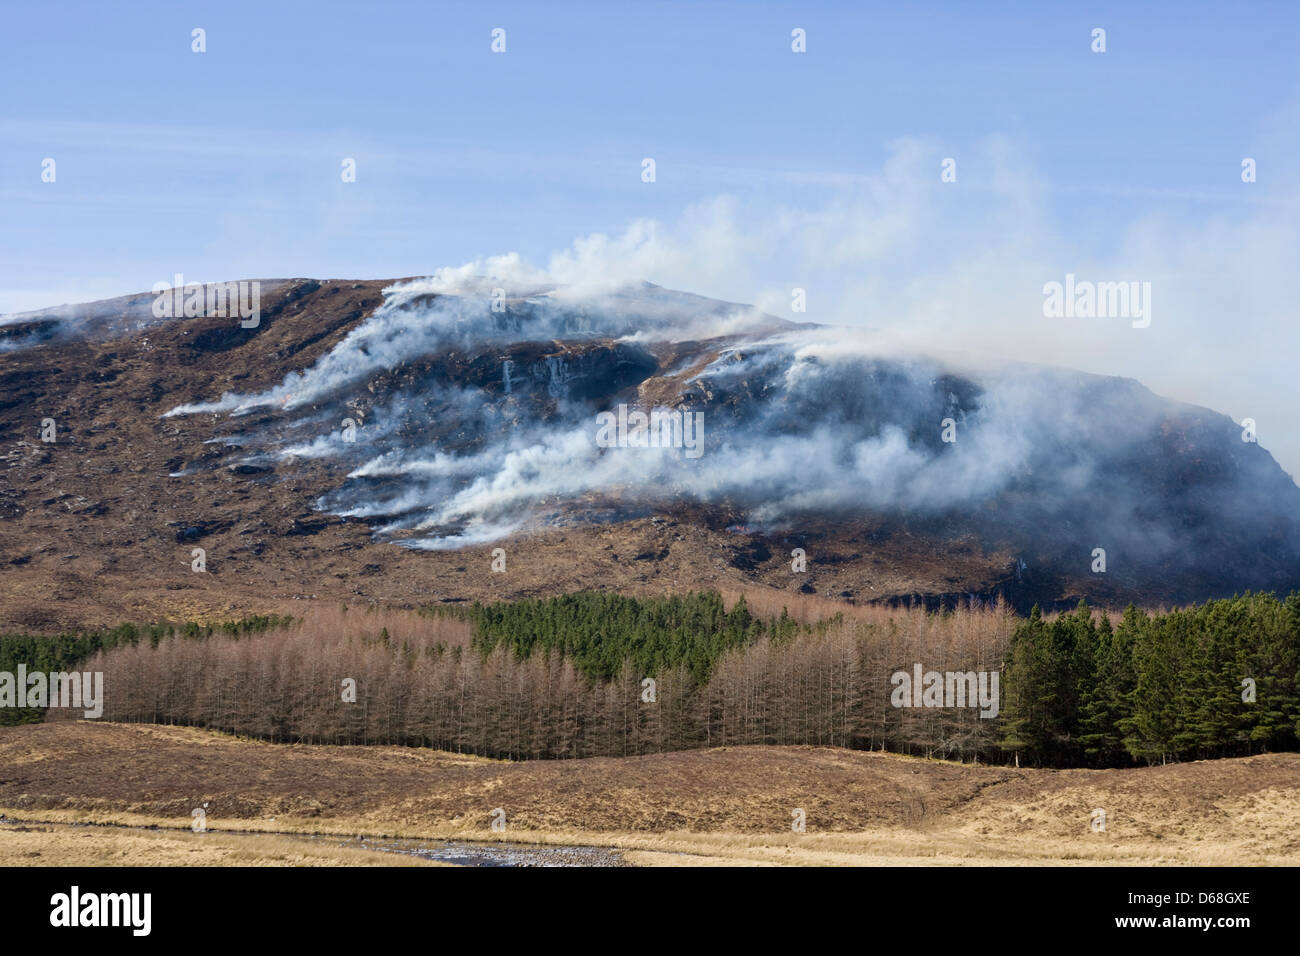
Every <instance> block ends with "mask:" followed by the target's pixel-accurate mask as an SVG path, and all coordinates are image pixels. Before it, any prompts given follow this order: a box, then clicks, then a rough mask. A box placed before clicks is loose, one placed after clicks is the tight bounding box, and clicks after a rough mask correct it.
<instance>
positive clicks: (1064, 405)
mask: <svg viewBox="0 0 1300 956" xmlns="http://www.w3.org/2000/svg"><path fill="white" fill-rule="evenodd" d="M620 403H630V404H632V405H633V406H636V407H639V408H640V409H641V410H642V411H644V412H647V413H649V412H651V411H652V410H653V409H654V408H672V409H675V410H680V411H684V412H689V413H692V414H701V415H702V416H703V417H702V422H703V425H704V432H703V434H704V444H703V453H702V454H700V455H698V457H696V456H694V455H689V454H686V453H685V450H684V449H683V448H681V447H672V445H671V443H668V446H667V447H637V443H636V442H632V443H630V447H629V446H624V447H602V442H601V441H600V440H599V437H598V433H599V426H598V415H599V414H600V413H601V412H609V411H612V410H614V409H615V408H617V406H618V405H619V404H620ZM255 409H262V410H266V409H271V410H275V409H279V413H278V414H276V415H273V416H272V422H273V423H272V424H270V425H265V426H259V428H258V429H251V430H250V431H251V432H252V436H251V441H248V442H247V443H248V444H251V445H252V446H253V447H255V448H258V452H257V454H258V455H259V456H264V455H268V454H270V455H273V456H277V457H278V458H280V459H281V460H284V461H291V460H294V459H316V460H321V461H325V462H327V463H329V464H331V465H337V466H341V469H342V470H341V471H340V472H339V473H340V476H341V477H340V480H339V482H338V485H337V487H336V488H335V489H334V490H333V491H331V492H330V493H328V494H326V495H325V496H323V497H322V498H321V499H320V500H319V501H318V502H317V504H318V507H320V508H322V509H324V510H327V511H330V512H332V513H335V514H338V515H343V516H347V517H352V518H359V519H365V520H367V521H369V522H371V523H372V525H373V526H374V528H375V530H376V533H377V534H379V535H381V536H384V537H388V538H392V539H393V540H396V541H399V542H400V543H402V544H403V545H405V546H407V547H414V548H423V549H447V548H458V547H463V546H465V545H469V544H478V543H484V542H490V541H494V540H498V539H500V538H502V537H505V536H507V535H510V534H512V533H514V532H517V531H519V530H520V529H525V528H527V527H529V526H530V525H533V524H535V523H536V522H538V521H547V520H557V519H560V518H562V517H563V516H564V515H566V514H568V515H575V514H576V515H580V516H585V517H587V518H590V517H591V516H592V515H594V514H596V513H598V512H600V511H601V509H606V508H610V509H614V510H615V511H617V510H619V509H622V513H627V512H628V511H629V510H635V509H644V508H650V507H656V506H671V505H673V504H681V503H684V502H698V503H701V504H704V505H714V504H725V505H726V506H728V507H729V508H733V509H735V508H739V509H743V510H744V511H745V512H746V513H747V514H748V515H749V522H748V523H749V524H750V526H751V527H752V528H771V529H776V528H780V527H783V526H788V525H790V524H791V523H792V522H794V521H796V520H798V519H799V518H800V517H801V516H808V515H840V516H843V515H849V516H855V515H856V516H860V515H867V514H877V515H880V514H884V515H890V516H905V517H908V518H909V519H914V520H916V521H920V522H926V521H944V520H951V519H953V518H954V517H956V518H958V519H960V520H961V521H963V522H964V523H965V527H966V528H968V529H973V530H976V531H978V532H980V533H985V532H988V533H990V534H993V533H995V532H996V534H999V535H1002V536H1004V537H1008V538H1012V537H1015V536H1016V535H1017V534H1023V535H1026V536H1030V537H1034V538H1035V539H1036V540H1038V541H1040V542H1043V541H1046V540H1048V539H1052V538H1053V536H1055V538H1057V539H1059V541H1058V543H1057V545H1053V544H1051V543H1050V542H1049V543H1048V544H1045V545H1043V547H1045V548H1047V549H1048V550H1050V548H1051V547H1055V546H1058V545H1059V549H1060V550H1068V549H1070V548H1075V549H1078V548H1081V547H1085V545H1086V548H1087V549H1090V548H1091V547H1093V546H1094V545H1097V544H1104V545H1105V546H1106V547H1107V548H1108V549H1110V551H1111V553H1112V554H1121V555H1126V556H1129V557H1134V556H1137V555H1142V556H1143V558H1144V560H1151V559H1153V558H1154V559H1159V560H1165V559H1166V558H1168V557H1169V556H1170V555H1171V554H1176V553H1179V552H1187V551H1193V552H1194V551H1195V549H1197V548H1202V547H1204V548H1210V547H1211V546H1212V545H1213V543H1214V542H1216V541H1221V540H1222V539H1223V536H1224V535H1225V534H1227V535H1229V536H1230V537H1231V536H1235V537H1236V538H1237V539H1238V540H1239V541H1240V542H1243V543H1244V544H1243V546H1246V547H1249V548H1251V549H1254V553H1255V554H1257V555H1266V556H1267V558H1266V559H1267V560H1268V561H1273V562H1275V563H1276V562H1283V563H1285V562H1287V561H1292V562H1293V554H1294V549H1293V548H1292V547H1291V546H1290V545H1287V544H1286V543H1285V541H1283V540H1280V539H1279V535H1281V536H1282V537H1283V538H1284V537H1285V533H1286V532H1285V531H1283V529H1291V528H1295V527H1297V526H1298V525H1297V524H1296V521H1297V516H1300V502H1298V499H1300V490H1298V489H1296V487H1295V485H1294V483H1292V482H1291V481H1290V480H1289V479H1287V477H1286V476H1285V475H1284V474H1283V473H1282V472H1281V470H1280V469H1279V468H1278V466H1277V465H1276V463H1274V462H1273V460H1272V459H1271V457H1270V456H1269V455H1268V454H1267V452H1265V451H1264V450H1263V449H1261V448H1259V446H1258V445H1253V444H1246V443H1243V442H1242V441H1241V440H1240V437H1239V433H1240V429H1239V428H1238V426H1237V425H1236V424H1235V423H1233V422H1232V421H1231V420H1230V419H1228V418H1227V417H1226V416H1222V415H1216V414H1214V413H1211V412H1208V411H1206V410H1204V409H1198V408H1194V407H1192V406H1186V405H1179V404H1177V403H1173V402H1169V401H1166V400H1164V399H1160V398H1158V397H1156V396H1155V395H1153V394H1152V393H1151V392H1149V391H1148V390H1147V389H1145V388H1143V387H1142V386H1141V385H1139V384H1138V383H1136V382H1134V381H1132V380H1128V379H1115V378H1105V377H1100V376H1093V375H1085V374H1082V373H1076V372H1068V371H1063V370H1054V369H1048V368H1042V367H1034V366H1027V365H1018V364H1016V365H1003V366H1001V367H992V366H989V367H985V368H980V369H974V368H964V367H961V366H960V364H959V363H956V362H953V361H944V360H940V359H936V358H933V357H925V356H919V355H904V354H898V353H897V352H896V350H894V349H892V348H886V347H885V346H884V345H883V342H882V340H881V338H880V337H878V336H874V335H873V334H872V333H870V332H864V331H848V330H844V329H827V328H819V327H811V326H796V325H792V324H790V323H785V322H781V321H780V320H777V319H773V318H772V317H770V316H766V315H763V314H761V313H757V312H755V311H754V310H752V309H749V308H747V307H744V306H739V305H734V304H730V303H721V302H717V301H714V300H709V299H703V298H700V297H697V296H690V295H685V294H683V293H675V292H670V291H668V290H664V289H660V288H658V287H656V286H650V285H648V284H644V283H641V284H631V285H621V286H617V287H605V288H587V289H585V290H581V291H579V290H576V289H574V288H556V287H553V286H547V285H546V284H545V283H544V282H542V281H541V279H540V277H537V276H526V277H524V279H522V280H521V278H520V276H518V275H515V276H512V278H511V280H509V281H507V280H481V279H475V278H474V277H472V276H469V275H465V274H456V273H443V274H440V275H438V276H435V277H434V278H432V279H429V280H422V281H418V282H413V283H406V284H402V285H398V286H394V287H392V288H390V289H388V290H386V293H385V301H384V303H383V305H382V306H381V307H380V308H379V309H377V310H376V312H375V313H374V314H373V315H372V316H371V317H369V318H368V319H366V320H365V321H364V322H363V323H362V324H361V325H360V326H358V327H357V328H356V329H354V330H353V331H352V332H351V333H350V334H349V335H348V336H347V337H346V338H344V339H343V341H341V342H340V343H339V344H338V345H337V346H336V347H335V348H334V349H333V350H332V351H331V352H329V353H328V354H326V355H325V356H323V357H322V358H321V359H320V360H318V361H317V362H316V364H315V365H313V366H312V367H310V368H307V369H305V370H303V371H301V372H293V373H291V374H289V375H288V376H286V377H285V379H284V381H283V382H282V383H281V384H280V385H278V386H276V387H274V388H272V389H270V390H268V391H266V392H263V393H259V394H252V395H239V394H226V395H223V396H222V397H221V399H219V400H217V401H214V402H197V403H193V404H187V405H181V406H179V407H177V408H174V409H172V410H171V411H169V412H168V413H167V415H169V416H177V415H188V414H194V413H198V412H205V413H212V412H226V413H229V414H231V415H232V416H241V415H245V414H247V413H249V412H251V411H253V410H255ZM345 417H352V418H353V419H354V421H356V422H357V423H358V426H359V427H358V428H357V431H356V436H355V441H348V440H345V438H344V435H343V433H342V431H341V430H340V424H339V423H340V421H341V420H342V419H343V418H345ZM249 437H250V436H248V435H245V436H244V439H241V443H244V442H245V440H247V439H249ZM645 444H649V443H648V442H646V443H645ZM259 446H260V447H259ZM1189 454H1190V456H1191V457H1190V459H1189V458H1188V455H1189ZM1188 460H1192V461H1196V462H1199V463H1200V473H1195V470H1193V471H1192V472H1188V471H1187V466H1186V464H1185V462H1186V461H1188ZM1225 529H1226V530H1225ZM1261 560H1263V558H1261ZM1290 566H1292V567H1293V566H1294V563H1292V565H1290Z"/></svg>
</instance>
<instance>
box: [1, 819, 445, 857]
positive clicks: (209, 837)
mask: <svg viewBox="0 0 1300 956" xmlns="http://www.w3.org/2000/svg"><path fill="white" fill-rule="evenodd" d="M442 865H444V864H440V863H432V862H428V861H424V860H418V859H415V858H413V857H408V856H396V855H394V854H390V853H378V852H374V851H370V850H362V849H357V848H353V847H333V846H329V845H327V844H324V843H321V844H316V843H309V842H307V841H305V840H301V839H297V838H294V837H286V836H279V835H274V834H255V835H246V834H238V833H194V832H185V831H182V830H179V829H177V830H123V829H118V828H114V827H73V826H69V825H67V824H59V823H55V824H51V825H46V824H42V823H23V824H16V823H0V867H10V866H442Z"/></svg>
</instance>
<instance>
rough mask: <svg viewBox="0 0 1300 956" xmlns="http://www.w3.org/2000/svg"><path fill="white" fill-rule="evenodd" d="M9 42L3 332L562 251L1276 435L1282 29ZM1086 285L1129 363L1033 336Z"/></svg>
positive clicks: (643, 9)
mask: <svg viewBox="0 0 1300 956" xmlns="http://www.w3.org/2000/svg"><path fill="white" fill-rule="evenodd" d="M6 27H7V29H6V30H5V32H4V35H3V37H0V89H3V90H4V91H5V92H4V94H3V96H2V97H0V209H3V216H2V217H0V312H9V311H16V310H19V309H29V308H37V307H41V306H46V305H54V304H57V303H60V302H67V301H80V300H86V299H92V298H98V297H104V296H108V295H116V294H125V293H128V292H136V291H142V290H147V289H148V288H149V287H150V286H151V285H153V284H154V283H155V282H159V281H165V280H169V279H170V278H171V276H172V275H174V274H175V273H178V272H180V273H183V274H184V275H185V276H186V277H187V279H190V280H218V279H231V278H240V277H258V276H260V277H271V276H317V277H384V276H403V275H414V274H426V273H429V272H432V271H433V270H435V269H438V268H440V267H444V266H456V265H460V264H463V263H466V262H471V261H474V260H483V259H486V258H487V257H492V256H500V255H502V254H505V253H512V252H513V253H518V254H519V255H520V256H522V257H523V258H524V259H525V260H527V261H528V262H531V263H534V264H536V265H537V266H538V267H541V268H547V267H548V264H549V265H550V266H555V265H556V263H557V258H556V257H557V254H558V257H559V259H558V262H559V265H561V266H563V267H564V268H560V269H558V270H557V269H555V268H552V269H551V271H552V273H554V274H558V275H562V276H565V277H571V276H572V275H573V274H574V273H575V271H576V272H581V271H582V270H584V269H585V270H596V271H600V270H609V271H617V272H627V273H628V274H629V275H632V274H638V275H639V277H642V278H647V279H650V280H653V281H659V282H663V283H665V284H670V285H677V286H678V287H685V288H688V289H689V290H690V291H694V292H699V293H703V294H712V295H719V296H724V297H729V298H734V299H738V300H742V301H753V302H758V303H760V304H761V305H763V306H764V307H766V308H771V309H773V310H777V311H779V308H780V305H781V303H782V302H788V299H789V289H790V288H791V287H792V286H794V285H800V286H802V287H806V288H807V289H808V293H809V294H808V301H809V310H808V314H807V315H806V316H805V317H806V318H809V319H821V320H825V321H842V322H856V323H859V324H864V325H870V326H872V327H891V326H896V327H899V328H913V329H920V328H924V329H925V330H926V334H927V335H928V336H930V338H931V339H932V340H937V341H938V342H939V343H940V344H947V345H951V346H954V347H962V346H963V343H966V342H969V341H974V340H976V339H978V340H979V341H981V342H988V343H991V347H992V348H993V350H994V351H997V352H998V353H1000V354H1009V355H1014V356H1016V357H1028V358H1034V359H1038V360H1044V361H1054V362H1057V363H1060V364H1074V365H1077V366H1078V367H1084V368H1088V369H1089V370H1094V371H1104V372H1114V373H1118V374H1133V375H1134V376H1135V377H1141V378H1143V380H1144V381H1147V382H1148V384H1151V385H1152V386H1153V387H1155V388H1157V390H1161V391H1163V392H1165V393H1168V394H1171V395H1173V396H1174V397H1178V398H1185V399H1188V400H1194V401H1198V402H1201V403H1203V404H1209V405H1212V406H1214V407H1217V408H1220V409H1222V410H1224V411H1225V412H1228V413H1229V414H1232V415H1234V416H1235V417H1241V416H1245V415H1250V414H1251V413H1252V412H1257V413H1256V414H1255V415H1254V417H1256V418H1268V417H1269V415H1273V416H1274V424H1276V425H1277V426H1278V427H1279V429H1280V426H1281V425H1282V424H1283V416H1284V413H1285V411H1286V409H1287V407H1288V406H1287V405H1286V404H1285V403H1284V402H1283V403H1279V401H1278V397H1279V395H1278V393H1279V390H1280V392H1281V398H1283V399H1285V400H1286V402H1290V406H1289V407H1292V408H1293V407H1294V399H1295V397H1296V396H1295V394H1294V392H1293V391H1289V389H1294V387H1295V386H1294V385H1293V384H1292V383H1291V382H1290V379H1291V378H1293V376H1292V375H1291V374H1290V372H1289V371H1288V369H1287V367H1288V366H1289V365H1290V364H1291V363H1290V361H1289V359H1290V357H1291V355H1294V352H1293V351H1291V352H1289V353H1288V352H1287V351H1286V350H1287V349H1288V348H1290V346H1291V345H1293V344H1294V342H1295V336H1294V334H1293V333H1291V332H1287V333H1285V337H1284V338H1278V337H1277V336H1279V335H1281V334H1282V333H1279V332H1278V329H1279V327H1280V325H1281V324H1283V323H1284V322H1285V321H1286V320H1287V319H1288V318H1289V319H1291V320H1292V322H1293V320H1294V308H1293V306H1291V305H1290V304H1288V305H1287V306H1285V308H1284V307H1283V306H1282V305H1281V304H1279V303H1278V302H1276V301H1275V299H1276V298H1277V297H1278V295H1280V294H1281V293H1282V292H1283V291H1284V290H1288V289H1289V290H1291V291H1292V292H1293V290H1294V285H1295V278H1296V275H1295V271H1293V270H1294V262H1295V261H1296V260H1294V259H1290V258H1289V256H1290V253H1291V252H1293V251H1295V250H1296V249H1298V248H1300V243H1297V241H1296V235H1295V223H1296V221H1297V218H1298V216H1297V212H1298V210H1300V206H1298V205H1297V196H1298V192H1297V187H1296V182H1297V177H1300V161H1298V160H1297V155H1298V153H1297V146H1298V143H1297V137H1296V127H1297V118H1300V107H1298V104H1300V67H1298V66H1297V63H1298V62H1300V57H1298V56H1297V51H1298V50H1300V5H1297V4H1294V3H1252V4H1245V5H1242V4H1237V5H1226V4H1216V5H1211V4H1196V3H1192V4H1185V3H1143V4H1133V3H1115V4H1108V3H1079V4H1053V3H996V4H974V3H950V4H945V3H871V4H856V3H853V4H851V3H839V4H829V3H828V4H753V3H746V4H730V3H680V4H677V3H653V4H649V3H647V4H630V3H617V4H609V3H590V4H585V3H546V4H540V3H525V4H485V3H478V4H474V3H464V4H444V3H439V4H432V3H382V2H379V3H369V2H367V3H358V2H349V3H333V2H330V3H305V2H304V3H287V2H286V3H275V2H260V3H188V2H174V0H172V2H165V3H163V2H159V3H123V4H105V3H102V2H87V3H60V2H43V3H41V4H22V5H13V6H11V7H10V8H9V9H8V10H7V11H6ZM195 27H201V28H203V29H204V30H206V42H207V52H206V53H203V54H196V53H193V52H191V30H192V29H193V28H195ZM495 27H501V28H504V29H505V30H506V52H505V53H504V54H493V53H492V52H491V50H490V42H491V35H490V34H491V31H492V29H493V28H495ZM795 27H800V28H803V29H804V30H806V32H807V47H808V50H807V53H805V54H794V53H792V52H791V49H790V42H791V41H790V32H791V30H792V29H793V28H795ZM1095 27H1102V28H1104V29H1105V30H1106V40H1107V50H1106V52H1105V53H1104V54H1096V53H1093V52H1092V50H1091V49H1090V42H1091V31H1092V30H1093V28H1095ZM1246 156H1250V157H1254V158H1255V159H1256V160H1257V162H1258V166H1259V181H1258V182H1257V183H1254V184H1251V185H1249V186H1247V185H1245V184H1243V183H1242V182H1241V181H1240V162H1241V159H1242V158H1243V157H1246ZM46 157H51V158H54V159H55V161H56V163H57V180H56V182H54V183H43V182H42V181H41V162H42V160H43V159H44V158H46ZM344 157H352V158H355V159H356V161H357V181H356V182H355V183H343V182H341V180H340V175H339V173H340V163H341V161H342V159H343V158H344ZM644 157H653V158H654V159H655V161H656V164H657V180H656V182H654V183H649V184H648V183H644V182H642V181H641V176H640V173H641V160H642V159H643V158H644ZM944 157H955V158H956V159H957V163H958V182H957V183H956V184H940V182H939V163H940V161H941V160H942V158H944ZM945 190H946V192H945ZM637 223H640V225H639V226H637V225H635V224H637ZM592 236H605V237H609V238H608V239H607V240H604V239H596V240H592V239H590V238H588V239H584V238H583V237H592ZM575 241H576V242H577V243H578V244H577V245H576V246H575V245H574V244H575ZM1224 245H1228V246H1231V248H1232V249H1233V250H1235V251H1234V252H1233V253H1232V254H1231V255H1229V256H1228V258H1229V259H1230V260H1231V261H1228V262H1221V257H1222V255H1223V253H1222V249H1221V247H1222V246H1224ZM566 250H567V252H566ZM1288 261H1290V263H1291V266H1290V267H1288V266H1287V262H1288ZM1089 270H1092V271H1093V272H1095V273H1096V274H1097V277H1099V278H1129V277H1132V278H1138V279H1147V278H1150V279H1151V280H1152V281H1154V282H1155V283H1156V284H1157V289H1158V290H1159V296H1160V298H1159V302H1160V303H1161V304H1160V305H1159V306H1157V308H1158V309H1160V312H1159V313H1158V317H1157V319H1156V322H1155V323H1153V326H1152V329H1151V330H1147V331H1148V332H1149V333H1150V334H1148V335H1146V336H1145V337H1143V338H1137V337H1135V336H1133V335H1132V334H1131V333H1125V332H1123V331H1122V330H1121V328H1120V327H1119V326H1114V325H1112V326H1106V327H1098V326H1091V327H1078V328H1070V329H1068V330H1065V333H1064V334H1062V333H1061V330H1060V329H1055V328H1052V327H1050V326H1045V325H1044V321H1043V318H1042V315H1041V311H1039V309H1038V303H1039V302H1040V301H1041V292H1040V289H1041V286H1042V283H1043V282H1046V281H1049V280H1051V279H1060V278H1062V277H1063V275H1064V274H1065V273H1066V272H1067V271H1075V272H1079V273H1080V274H1084V273H1088V272H1089ZM1288 273H1289V274H1288ZM1243 290H1244V291H1243ZM1293 298H1294V296H1293V295H1292V299H1293ZM1286 309H1290V311H1289V312H1288V311H1286ZM1243 332H1244V333H1246V334H1247V335H1248V336H1254V337H1255V338H1254V340H1253V345H1254V348H1253V349H1251V348H1247V347H1246V346H1245V345H1242V344H1240V342H1239V340H1240V338H1241V336H1242V334H1243ZM1270 336H1273V338H1270ZM1233 343H1238V345H1237V348H1236V351H1235V352H1233V348H1234V345H1233ZM1229 353H1231V354H1229ZM1261 355H1262V356H1263V357H1262V358H1261ZM1211 358H1213V359H1214V360H1215V361H1217V362H1222V363H1224V364H1223V366H1222V367H1221V368H1219V370H1218V371H1219V372H1222V373H1224V374H1221V375H1215V376H1211V375H1210V374H1209V373H1210V367H1209V365H1208V362H1209V360H1210V359H1211ZM1260 362H1263V363H1264V364H1263V366H1262V367H1261V365H1260V364H1259V363H1260ZM1210 378H1216V379H1219V378H1222V379H1223V381H1217V380H1216V381H1213V382H1211V381H1209V379H1210ZM1245 379H1253V380H1254V381H1253V383H1252V382H1247V381H1244V380H1245ZM1265 406H1268V407H1267V408H1266V407H1265ZM1288 427H1289V425H1288ZM1275 433H1277V432H1276V430H1275ZM1266 434H1267V429H1265V428H1264V426H1263V424H1262V423H1261V442H1264V443H1265V444H1267V442H1266V441H1265V437H1266ZM1288 455H1290V460H1291V462H1292V467H1295V466H1296V465H1300V442H1297V444H1296V447H1295V448H1294V449H1293V450H1291V451H1289V452H1288Z"/></svg>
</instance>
